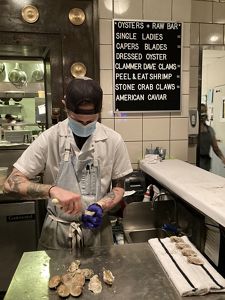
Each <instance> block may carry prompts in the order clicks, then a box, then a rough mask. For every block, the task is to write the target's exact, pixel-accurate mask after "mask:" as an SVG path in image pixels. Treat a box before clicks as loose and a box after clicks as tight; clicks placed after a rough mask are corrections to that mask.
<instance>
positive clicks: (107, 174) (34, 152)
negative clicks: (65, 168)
mask: <svg viewBox="0 0 225 300" xmlns="http://www.w3.org/2000/svg"><path fill="white" fill-rule="evenodd" d="M67 135H68V138H69V139H70V144H71V146H72V147H73V150H74V151H75V154H76V156H77V158H78V159H81V160H82V159H84V160H85V159H87V158H89V157H93V151H92V150H93V148H94V150H95V157H96V159H98V160H99V163H100V176H101V196H104V195H105V194H106V193H107V191H108V189H109V187H110V184H111V180H112V179H117V178H120V177H123V176H125V175H127V174H129V173H131V172H132V171H133V170H132V166H131V163H130V159H129V155H128V152H127V148H126V145H125V143H124V141H123V139H122V137H121V135H120V134H119V133H117V132H115V131H114V130H112V129H111V128H108V127H106V126H105V125H103V124H101V123H99V122H97V124H96V130H95V131H94V133H93V134H92V135H91V136H90V137H89V138H88V139H87V140H86V142H85V144H84V145H83V147H82V150H79V149H78V147H77V146H76V143H75V140H74V137H73V134H72V131H71V129H70V128H69V126H68V119H66V120H64V121H62V122H59V123H58V124H56V125H54V126H52V127H51V128H49V129H48V130H46V131H44V132H43V133H42V134H41V135H40V136H39V137H38V138H37V139H36V140H34V141H33V142H32V144H31V145H30V146H29V147H28V148H27V149H26V150H25V151H24V152H23V154H22V155H21V157H20V158H19V159H18V160H17V161H16V162H15V164H14V167H15V168H17V169H18V170H19V171H20V172H22V173H23V174H24V175H26V176H27V177H28V178H30V179H31V178H33V177H35V175H37V174H40V173H41V172H43V173H44V177H43V181H44V183H46V184H53V183H54V182H55V179H56V176H57V174H58V170H59V163H60V161H61V159H62V155H63V153H64V151H65V142H66V137H67ZM68 180H69V179H68Z"/></svg>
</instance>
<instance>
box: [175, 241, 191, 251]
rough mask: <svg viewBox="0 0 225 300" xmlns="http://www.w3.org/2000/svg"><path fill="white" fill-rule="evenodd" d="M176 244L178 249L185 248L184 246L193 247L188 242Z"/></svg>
mask: <svg viewBox="0 0 225 300" xmlns="http://www.w3.org/2000/svg"><path fill="white" fill-rule="evenodd" d="M175 246H176V247H177V249H180V250H181V249H184V248H191V246H190V245H189V244H187V243H181V242H179V243H175Z"/></svg>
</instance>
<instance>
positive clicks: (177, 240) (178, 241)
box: [170, 235, 184, 243]
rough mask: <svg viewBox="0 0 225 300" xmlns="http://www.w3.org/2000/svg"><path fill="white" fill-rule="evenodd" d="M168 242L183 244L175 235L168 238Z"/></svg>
mask: <svg viewBox="0 0 225 300" xmlns="http://www.w3.org/2000/svg"><path fill="white" fill-rule="evenodd" d="M170 240H171V242H175V243H184V240H183V239H182V238H181V237H179V236H176V235H172V236H170Z"/></svg>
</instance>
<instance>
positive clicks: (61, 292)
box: [57, 284, 70, 298]
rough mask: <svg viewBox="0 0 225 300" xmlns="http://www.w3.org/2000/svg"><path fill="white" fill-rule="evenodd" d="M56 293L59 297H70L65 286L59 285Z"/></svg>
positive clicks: (68, 290)
mask: <svg viewBox="0 0 225 300" xmlns="http://www.w3.org/2000/svg"><path fill="white" fill-rule="evenodd" d="M57 293H58V295H59V296H60V297H62V298H66V297H68V296H69V295H70V289H69V288H68V287H67V286H66V285H65V284H60V286H58V287H57Z"/></svg>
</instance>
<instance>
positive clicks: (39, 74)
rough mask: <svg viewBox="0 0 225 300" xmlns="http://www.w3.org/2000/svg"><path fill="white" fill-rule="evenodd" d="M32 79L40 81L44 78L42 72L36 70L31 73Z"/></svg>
mask: <svg viewBox="0 0 225 300" xmlns="http://www.w3.org/2000/svg"><path fill="white" fill-rule="evenodd" d="M32 78H33V79H34V80H35V81H41V80H43V78H44V72H43V71H42V70H40V69H36V70H34V71H33V73H32Z"/></svg>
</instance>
